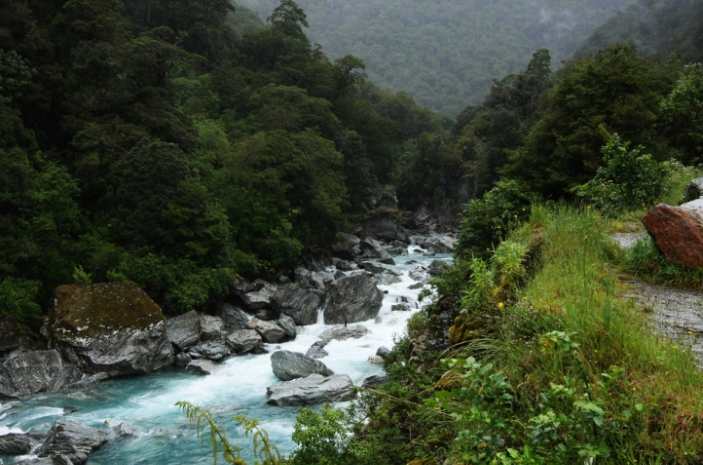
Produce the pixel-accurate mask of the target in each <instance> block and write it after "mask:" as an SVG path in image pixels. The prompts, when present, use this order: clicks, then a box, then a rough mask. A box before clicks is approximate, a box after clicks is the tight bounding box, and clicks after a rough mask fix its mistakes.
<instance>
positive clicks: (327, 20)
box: [240, 0, 633, 117]
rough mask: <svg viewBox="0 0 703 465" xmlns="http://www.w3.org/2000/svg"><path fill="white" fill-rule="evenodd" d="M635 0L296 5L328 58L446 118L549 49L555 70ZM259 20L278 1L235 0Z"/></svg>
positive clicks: (392, 0) (316, 1)
mask: <svg viewBox="0 0 703 465" xmlns="http://www.w3.org/2000/svg"><path fill="white" fill-rule="evenodd" d="M632 2H633V0H615V1H612V0H611V1H604V0H597V1H589V2H578V1H570V0H558V1H554V0H551V1H547V0H531V1H529V2H526V1H519V2H516V1H511V0H496V1H490V2H486V1H477V0H473V1H462V0H443V1H439V2H438V1H431V0H413V1H410V2H408V1H399V0H361V1H355V2H335V1H331V0H301V1H300V2H299V4H300V6H301V7H302V8H303V9H304V10H305V12H306V14H307V15H308V22H309V24H310V30H309V36H310V38H311V40H312V41H313V42H314V43H319V44H320V45H321V46H322V48H323V49H324V50H325V52H326V53H328V54H329V55H330V57H332V58H337V57H342V56H345V55H347V54H352V55H354V56H357V57H359V58H361V59H362V60H363V61H364V63H366V67H367V72H368V74H369V78H370V80H371V81H373V82H374V83H375V84H376V85H377V86H379V87H381V88H389V89H392V90H393V91H405V92H407V93H408V94H410V95H411V96H412V97H413V98H414V99H415V100H416V101H417V102H418V103H419V104H420V105H422V106H425V107H428V108H431V109H433V110H436V111H441V112H443V113H445V114H447V115H449V116H451V117H456V115H457V114H459V112H460V111H461V110H462V109H463V107H465V106H466V105H467V104H479V103H480V102H481V101H482V100H483V98H484V97H485V95H486V94H487V93H488V91H489V90H490V87H491V85H492V82H493V79H500V78H502V77H504V76H506V75H508V74H513V73H517V72H519V71H521V70H524V69H525V68H526V66H527V64H528V62H529V61H530V56H531V55H532V53H533V52H534V51H535V50H538V49H542V48H546V49H549V50H550V52H551V53H552V56H553V59H554V60H553V62H552V66H553V67H554V68H555V69H556V68H558V67H559V66H560V64H561V61H562V60H565V59H568V58H570V57H571V55H572V54H573V52H574V51H575V50H576V48H577V47H579V46H580V45H581V43H582V42H583V41H584V40H585V39H586V38H588V37H589V36H590V35H591V33H592V32H593V31H594V30H595V29H596V28H597V27H598V26H600V25H601V24H602V23H603V22H605V21H606V20H607V19H609V18H611V17H612V16H614V15H615V14H616V13H617V12H619V11H620V10H622V9H623V8H625V7H626V6H628V5H629V4H631V3H632ZM240 3H242V4H243V5H245V6H247V7H249V8H252V9H254V10H256V11H257V12H258V13H259V15H260V16H261V17H262V18H266V17H267V16H268V14H269V12H270V11H271V10H272V9H273V8H274V7H275V6H276V3H277V1H276V0H241V1H240Z"/></svg>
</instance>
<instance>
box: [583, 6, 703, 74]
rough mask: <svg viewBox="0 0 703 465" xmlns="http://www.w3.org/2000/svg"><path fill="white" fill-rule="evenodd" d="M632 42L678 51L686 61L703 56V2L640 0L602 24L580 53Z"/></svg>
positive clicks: (655, 49)
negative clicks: (618, 43) (702, 46)
mask: <svg viewBox="0 0 703 465" xmlns="http://www.w3.org/2000/svg"><path fill="white" fill-rule="evenodd" d="M630 40H631V41H632V42H633V43H634V44H635V46H636V47H637V49H638V50H639V51H640V52H641V53H645V54H650V53H655V54H659V55H663V56H668V55H670V54H672V53H673V54H676V55H677V56H678V57H679V58H680V59H681V60H682V61H684V62H696V61H700V60H701V59H703V48H701V45H703V2H701V1H699V0H656V1H654V0H639V1H638V2H637V3H635V4H633V5H631V6H629V7H628V8H627V9H625V10H624V11H622V12H621V13H619V14H618V15H617V16H615V17H613V18H612V19H610V20H609V21H608V22H606V23H605V24H603V25H602V26H601V27H599V28H598V29H597V30H596V32H595V33H594V34H593V35H592V36H591V37H590V38H589V39H588V40H587V41H586V42H585V43H584V44H583V46H581V47H580V48H579V50H578V51H577V52H576V53H577V55H579V56H583V55H588V54H591V53H595V52H597V51H598V50H602V49H604V48H606V47H608V46H609V45H612V44H614V43H617V42H627V41H630Z"/></svg>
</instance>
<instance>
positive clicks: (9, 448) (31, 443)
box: [0, 433, 43, 455]
mask: <svg viewBox="0 0 703 465" xmlns="http://www.w3.org/2000/svg"><path fill="white" fill-rule="evenodd" d="M40 438H41V437H40V436H36V435H29V434H16V433H10V434H4V435H2V436H0V454H7V455H24V454H29V452H30V451H31V450H32V449H33V448H34V447H36V446H38V445H39V444H41V442H42V439H43V438H41V439H40Z"/></svg>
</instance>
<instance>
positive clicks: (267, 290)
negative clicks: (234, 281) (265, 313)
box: [241, 279, 277, 312]
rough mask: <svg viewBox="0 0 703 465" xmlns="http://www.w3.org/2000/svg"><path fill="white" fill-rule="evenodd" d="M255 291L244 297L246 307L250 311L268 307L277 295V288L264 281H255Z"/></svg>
mask: <svg viewBox="0 0 703 465" xmlns="http://www.w3.org/2000/svg"><path fill="white" fill-rule="evenodd" d="M254 288H255V289H256V290H255V291H252V292H247V293H246V294H244V295H242V296H241V298H242V301H243V302H244V305H245V306H246V307H247V308H248V309H249V310H250V311H252V312H253V311H255V310H258V309H260V308H263V307H267V306H268V305H270V303H271V297H273V295H274V294H275V293H276V290H277V288H276V286H275V285H274V284H271V283H269V282H266V281H264V280H262V279H257V280H256V281H254Z"/></svg>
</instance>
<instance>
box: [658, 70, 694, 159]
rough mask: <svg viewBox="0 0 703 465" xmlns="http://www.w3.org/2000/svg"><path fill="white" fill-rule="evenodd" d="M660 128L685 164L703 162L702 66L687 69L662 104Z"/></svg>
mask: <svg viewBox="0 0 703 465" xmlns="http://www.w3.org/2000/svg"><path fill="white" fill-rule="evenodd" d="M661 107H662V108H661V122H660V125H661V128H662V130H663V132H664V134H665V135H666V137H667V138H668V139H669V140H670V141H671V144H672V145H673V146H674V147H676V148H677V149H679V150H680V151H681V161H682V162H683V163H685V164H691V165H695V164H700V163H701V162H703V64H701V63H695V64H692V65H690V66H687V67H686V69H685V70H684V74H683V77H681V79H679V81H678V83H677V85H676V87H675V88H674V90H673V91H672V92H671V94H669V96H668V97H667V98H666V99H664V101H663V102H662V105H661Z"/></svg>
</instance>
